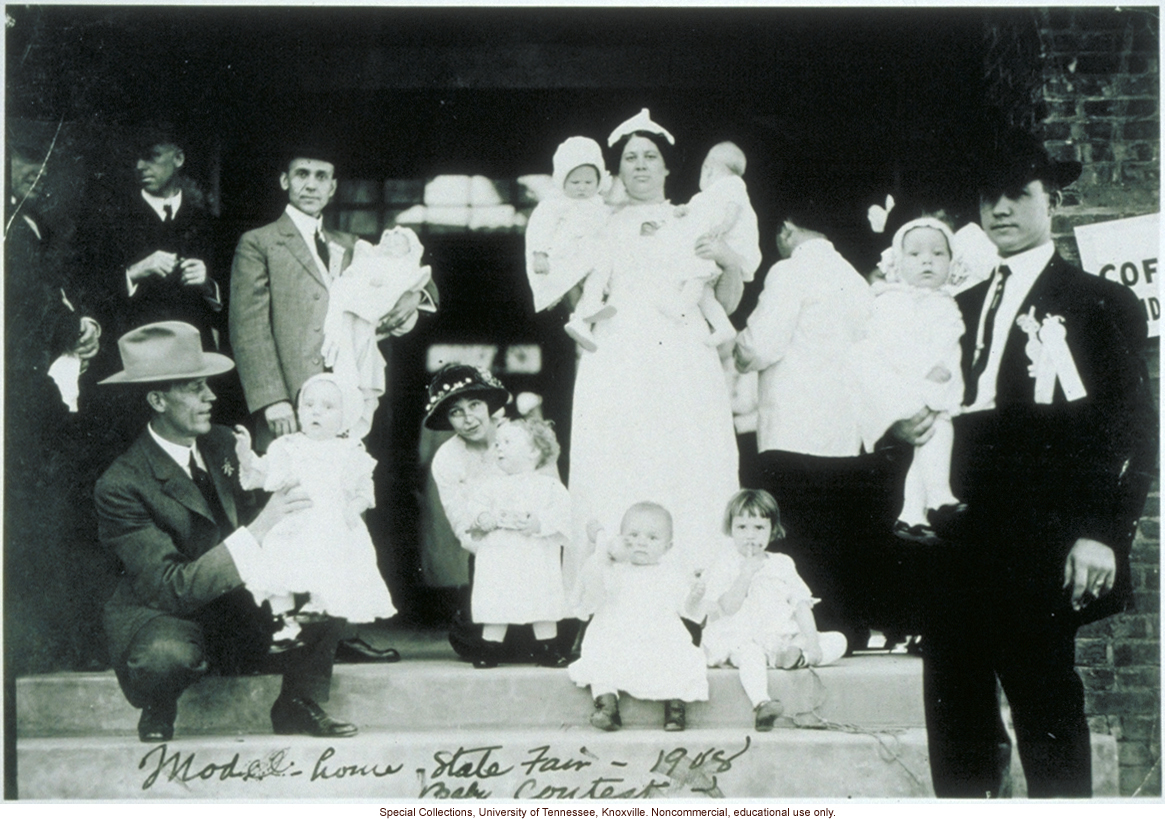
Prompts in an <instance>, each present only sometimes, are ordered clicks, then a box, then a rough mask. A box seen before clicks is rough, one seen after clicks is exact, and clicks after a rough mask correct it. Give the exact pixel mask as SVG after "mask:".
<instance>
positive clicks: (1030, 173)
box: [976, 128, 1084, 191]
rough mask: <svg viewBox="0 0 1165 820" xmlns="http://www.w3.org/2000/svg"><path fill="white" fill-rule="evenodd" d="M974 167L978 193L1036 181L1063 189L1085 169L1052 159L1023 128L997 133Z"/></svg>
mask: <svg viewBox="0 0 1165 820" xmlns="http://www.w3.org/2000/svg"><path fill="white" fill-rule="evenodd" d="M977 164H978V172H977V174H976V176H977V183H978V188H979V190H980V191H1004V190H1008V189H1011V188H1021V187H1023V186H1024V185H1027V184H1028V183H1029V182H1031V181H1033V180H1036V179H1039V180H1043V181H1044V182H1047V183H1049V184H1051V185H1053V186H1055V187H1056V188H1063V187H1065V186H1066V185H1070V184H1072V183H1073V182H1075V181H1076V179H1077V178H1078V177H1079V176H1080V172H1081V170H1083V167H1084V166H1083V165H1081V164H1080V163H1079V162H1076V161H1074V160H1054V159H1052V158H1051V156H1050V155H1049V154H1048V149H1047V148H1045V147H1044V144H1043V142H1041V141H1040V140H1039V139H1038V138H1037V137H1036V136H1035V135H1034V134H1032V133H1031V132H1029V131H1026V130H1024V129H1022V128H1007V129H1004V130H1002V131H1000V132H997V133H996V134H995V136H994V138H993V139H991V140H990V141H989V144H988V145H987V146H986V148H985V150H984V151H983V152H982V154H981V155H980V156H979V161H978V163H977Z"/></svg>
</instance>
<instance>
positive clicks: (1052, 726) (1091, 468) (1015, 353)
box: [896, 131, 1157, 797]
mask: <svg viewBox="0 0 1165 820" xmlns="http://www.w3.org/2000/svg"><path fill="white" fill-rule="evenodd" d="M1080 170H1081V167H1080V164H1079V163H1075V162H1055V161H1053V160H1051V159H1050V158H1049V157H1048V154H1047V152H1046V151H1045V149H1044V147H1043V145H1042V144H1041V143H1039V142H1038V141H1037V140H1035V138H1034V137H1032V136H1031V135H1029V134H1026V133H1024V132H1018V131H1011V132H1008V133H1006V134H1005V135H1003V136H1001V137H1000V138H999V139H998V140H997V141H996V144H995V146H994V150H993V151H992V152H991V154H990V155H989V157H988V158H987V160H986V162H985V163H984V165H983V169H982V170H981V172H980V180H979V188H980V218H981V221H982V225H983V229H984V231H986V233H987V235H988V237H990V239H991V241H992V242H994V243H995V245H996V247H997V248H998V249H999V254H1000V256H1001V257H1002V262H1001V264H1000V265H999V266H998V267H997V269H996V270H995V272H994V274H993V276H992V277H991V279H989V280H988V281H987V282H984V283H982V284H980V285H978V286H976V287H974V288H971V289H970V290H968V291H966V292H964V293H962V294H960V295H959V297H958V303H959V308H960V310H961V312H962V315H963V321H964V325H965V327H966V333H965V334H964V336H963V362H962V364H963V376H964V383H965V385H966V394H965V397H964V405H965V410H964V413H963V414H962V415H961V416H959V417H957V418H956V419H955V445H954V454H953V458H952V478H953V479H954V485H955V491H956V493H957V494H958V495H959V497H960V498H961V499H962V500H963V501H964V502H965V504H966V509H965V510H963V511H962V515H961V516H960V517H958V518H957V519H954V520H949V521H937V520H936V521H933V523H934V524H935V525H936V528H937V529H938V530H939V531H940V533H943V532H945V533H946V534H947V535H948V537H950V538H951V540H952V541H953V544H952V548H951V552H950V559H949V561H947V562H946V565H945V567H944V569H943V570H942V572H941V577H940V579H939V584H938V594H937V595H936V596H935V598H936V601H937V604H936V606H935V612H934V620H933V623H932V624H931V626H930V629H929V630H928V632H927V633H926V635H925V638H924V651H925V665H924V686H925V689H924V691H925V699H926V716H927V733H928V738H929V751H930V762H931V773H932V776H933V780H934V787H935V793H936V794H937V795H938V796H940V797H982V796H998V795H999V794H1000V791H1001V789H1003V788H1005V784H1004V780H1005V773H1006V770H1007V763H1008V761H1009V759H1010V743H1009V741H1008V736H1007V734H1006V730H1005V729H1004V726H1003V722H1002V719H1001V715H1000V706H999V699H998V695H997V689H996V680H997V679H998V681H999V683H1000V684H1002V687H1003V691H1004V693H1005V694H1006V695H1007V699H1008V703H1009V704H1010V708H1011V715H1012V718H1013V721H1014V726H1015V735H1016V739H1017V741H1018V745H1019V755H1020V759H1021V761H1022V763H1023V768H1024V774H1025V776H1026V779H1027V784H1028V793H1029V795H1030V796H1032V797H1069V796H1088V795H1090V794H1091V792H1092V773H1091V751H1090V741H1089V729H1088V724H1087V722H1086V720H1085V715H1084V692H1083V686H1082V684H1081V682H1080V679H1079V677H1078V676H1077V675H1076V672H1075V669H1074V663H1075V635H1076V630H1077V628H1078V627H1079V626H1080V625H1081V624H1084V623H1088V622H1091V621H1094V620H1096V619H1098V618H1102V617H1105V616H1108V615H1111V614H1113V613H1114V612H1119V611H1121V610H1122V609H1124V607H1125V605H1126V602H1127V600H1128V598H1129V594H1130V590H1131V584H1130V574H1129V550H1130V547H1131V543H1132V539H1133V533H1134V530H1135V528H1136V524H1137V520H1138V518H1139V517H1140V515H1141V511H1142V508H1143V506H1144V503H1145V497H1146V494H1147V491H1148V486H1149V484H1150V482H1151V481H1152V478H1153V472H1154V464H1155V457H1156V427H1157V421H1156V414H1155V411H1154V408H1153V401H1152V397H1151V395H1150V393H1149V383H1148V374H1147V369H1146V366H1145V362H1144V360H1143V358H1142V354H1143V347H1144V344H1145V338H1146V322H1145V316H1144V313H1143V311H1142V309H1141V307H1140V305H1139V304H1138V302H1137V300H1136V298H1135V297H1134V296H1133V295H1132V293H1131V292H1130V291H1128V290H1127V289H1126V288H1123V287H1121V286H1120V285H1118V284H1115V283H1112V282H1108V281H1105V280H1103V279H1100V278H1098V277H1095V276H1090V275H1088V274H1086V273H1084V272H1083V271H1081V270H1080V269H1078V268H1076V267H1074V266H1072V265H1070V264H1069V263H1067V262H1066V261H1064V259H1062V258H1061V257H1060V256H1059V254H1057V253H1056V250H1055V246H1054V245H1053V243H1052V215H1053V212H1054V211H1055V209H1056V207H1057V206H1058V205H1059V203H1060V189H1061V188H1062V187H1063V186H1065V185H1067V184H1070V183H1071V182H1073V181H1074V180H1075V179H1076V177H1077V176H1078V175H1079V173H1080ZM931 420H932V416H931V415H929V414H927V413H926V412H924V413H920V414H919V415H918V416H916V417H915V418H913V419H910V420H904V421H902V422H899V423H898V425H896V428H897V432H898V433H899V434H900V436H901V437H904V438H906V439H907V440H909V441H918V440H921V439H923V438H925V436H926V435H927V430H928V429H929V425H930V422H931Z"/></svg>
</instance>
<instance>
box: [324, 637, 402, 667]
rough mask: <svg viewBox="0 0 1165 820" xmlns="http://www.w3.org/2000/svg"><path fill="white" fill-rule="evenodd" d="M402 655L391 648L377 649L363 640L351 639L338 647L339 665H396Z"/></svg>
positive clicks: (337, 658) (341, 642)
mask: <svg viewBox="0 0 1165 820" xmlns="http://www.w3.org/2000/svg"><path fill="white" fill-rule="evenodd" d="M399 660H400V653H399V652H397V651H396V650H395V649H393V648H391V647H389V648H388V649H377V648H376V647H375V646H373V645H372V644H370V643H368V642H367V641H365V640H363V639H362V638H349V639H347V640H344V641H340V643H339V644H338V645H337V646H336V661H337V662H338V663H396V662H397V661H399Z"/></svg>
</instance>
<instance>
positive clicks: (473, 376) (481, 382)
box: [425, 364, 510, 444]
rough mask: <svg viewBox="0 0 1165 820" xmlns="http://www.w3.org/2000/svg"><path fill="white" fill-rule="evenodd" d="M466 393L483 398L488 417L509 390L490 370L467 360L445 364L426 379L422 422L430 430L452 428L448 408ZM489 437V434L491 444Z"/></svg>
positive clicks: (507, 398)
mask: <svg viewBox="0 0 1165 820" xmlns="http://www.w3.org/2000/svg"><path fill="white" fill-rule="evenodd" d="M468 396H477V397H479V398H480V399H481V400H482V401H484V402H485V403H486V405H487V406H488V407H489V414H490V417H491V418H492V416H493V414H494V413H496V412H497V411H498V410H500V409H501V408H503V407H505V406H506V405H507V404H508V403H509V401H510V392H509V391H508V390H506V388H505V385H503V384H502V383H501V382H500V381H498V380H497V379H496V378H495V377H494V376H493V374H491V373H490V372H489V371H487V370H484V369H482V368H479V367H473V366H471V365H467V364H447V365H445V366H444V367H442V368H441V369H440V370H438V371H437V374H436V375H435V376H433V380H432V381H431V382H430V383H429V401H428V403H427V404H426V405H425V426H426V427H428V428H429V429H430V430H455V428H454V426H453V425H452V424H451V423H450V421H449V410H450V409H451V407H452V406H453V404H454V403H455V402H456V401H457V400H458V399H460V398H466V397H468ZM455 432H456V430H455ZM492 439H493V437H492V436H491V437H490V443H491V444H492Z"/></svg>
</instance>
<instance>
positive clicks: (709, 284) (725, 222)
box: [676, 142, 760, 347]
mask: <svg viewBox="0 0 1165 820" xmlns="http://www.w3.org/2000/svg"><path fill="white" fill-rule="evenodd" d="M745 165H746V158H745V156H744V152H743V151H741V150H740V148H739V147H738V146H737V145H736V144H735V143H732V142H721V143H718V144H717V145H714V146H712V150H710V151H709V152H708V155H707V157H705V158H704V164H703V165H702V166H701V167H700V193H698V194H696V195H695V196H694V197H692V199H691V201H690V202H688V204H687V205H681V206H680V207H679V208H677V209H676V213H677V216H679V217H680V219H679V221H678V223H677V227H678V229H679V230H680V231H681V232H682V234H683V236H684V239H683V240H681V241H680V242H679V243H678V244H677V257H678V259H677V262H676V265H677V270H678V272H679V274H680V276H681V277H682V279H683V280H684V293H683V295H682V296H681V297H680V303H681V304H682V305H688V304H691V303H692V301H693V299H692V297H693V296H695V297H697V298H698V304H699V306H700V312H701V313H703V315H704V318H705V319H706V320H707V322H708V324H709V325H711V326H712V334H711V335H710V336H709V337H708V338H707V339H706V343H707V344H708V345H710V346H712V347H719V346H720V345H721V344H723V343H724V342H728V341H731V340H732V339H734V338H736V329H735V328H734V327H733V326H732V322H730V321H729V320H728V314H727V313H725V311H724V306H723V305H721V304H720V302H719V301H718V300H717V299H716V293H715V290H714V286H715V284H716V279H717V277H718V276H719V268H717V266H716V265H715V264H714V263H712V262H710V261H708V260H705V259H700V258H699V257H696V256H694V254H693V253H691V251H692V249H694V248H695V245H696V242H698V241H699V239H701V238H702V237H715V238H722V239H723V240H724V241H725V242H726V243H727V244H728V247H730V248H731V249H732V250H733V251H735V252H736V253H737V254H739V255H740V256H741V258H742V259H743V260H744V266H745V268H746V270H744V271H743V273H744V277H745V279H746V280H749V279H751V278H752V274H753V273H754V272H755V271H756V268H757V266H758V265H759V264H760V250H759V248H760V234H759V232H758V230H757V224H756V213H755V212H754V211H753V209H752V202H751V201H750V200H749V198H748V187H747V186H746V185H745V183H744V178H743V177H744V169H745ZM750 265H751V267H749V266H750Z"/></svg>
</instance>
